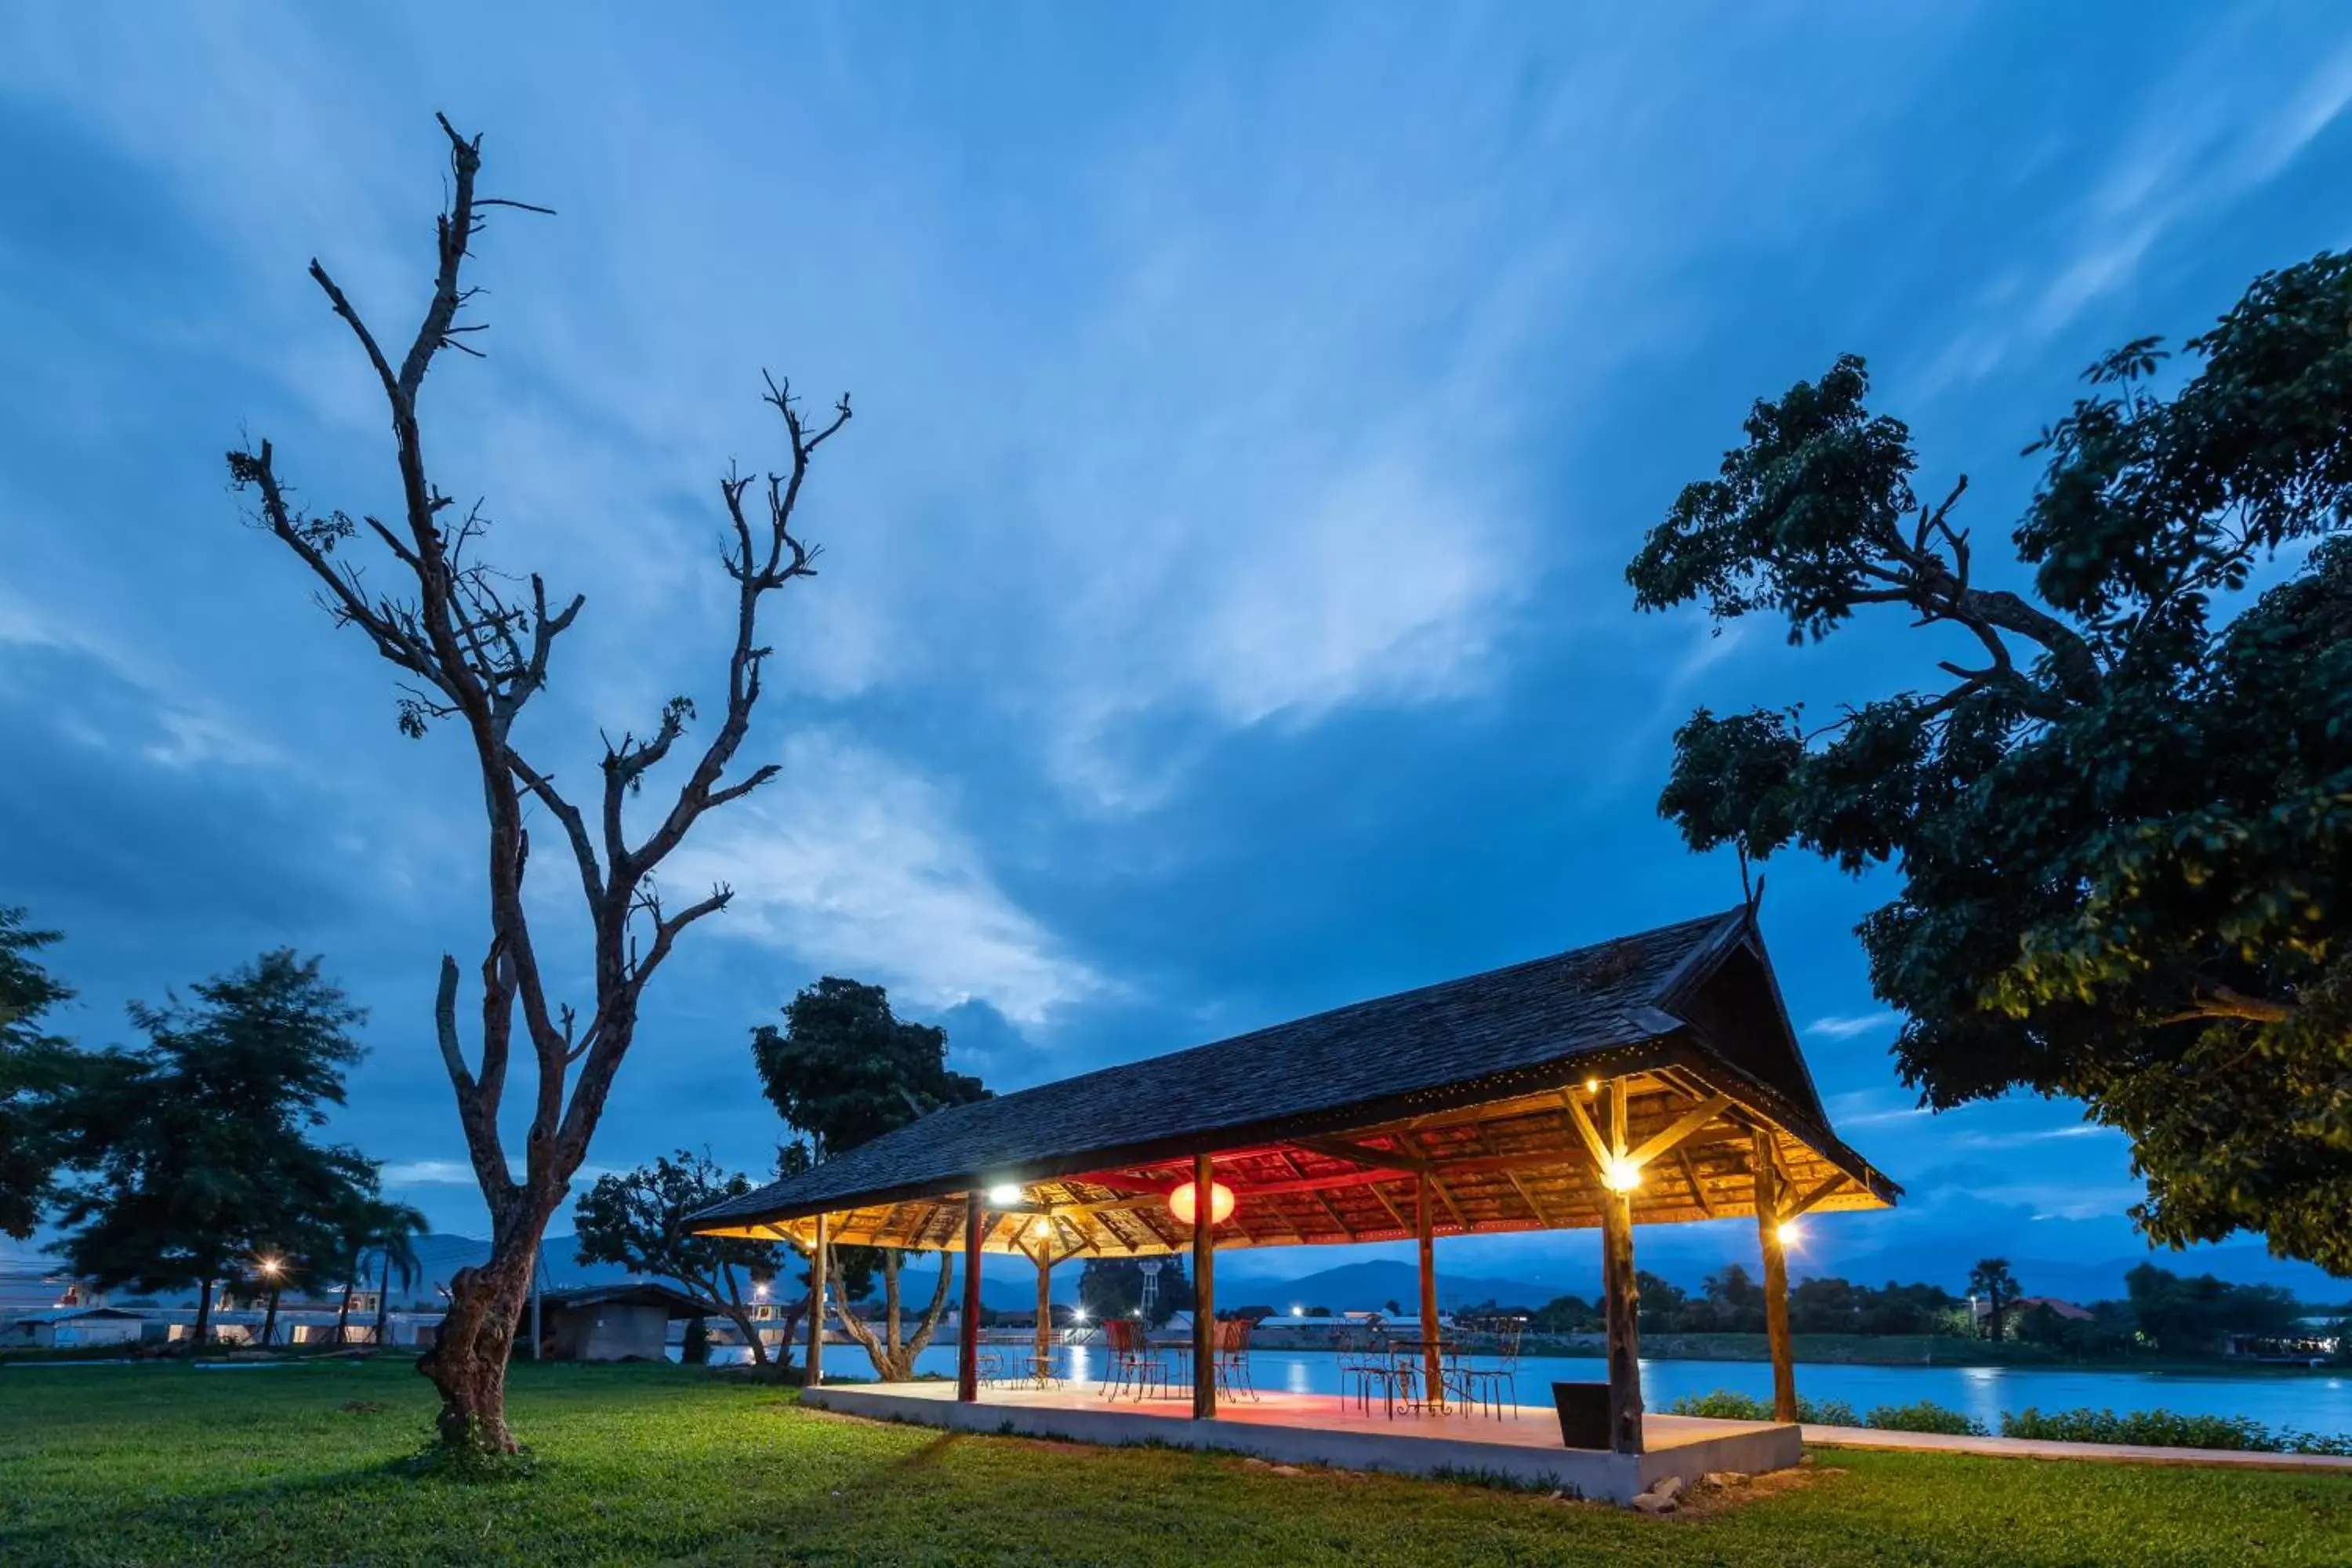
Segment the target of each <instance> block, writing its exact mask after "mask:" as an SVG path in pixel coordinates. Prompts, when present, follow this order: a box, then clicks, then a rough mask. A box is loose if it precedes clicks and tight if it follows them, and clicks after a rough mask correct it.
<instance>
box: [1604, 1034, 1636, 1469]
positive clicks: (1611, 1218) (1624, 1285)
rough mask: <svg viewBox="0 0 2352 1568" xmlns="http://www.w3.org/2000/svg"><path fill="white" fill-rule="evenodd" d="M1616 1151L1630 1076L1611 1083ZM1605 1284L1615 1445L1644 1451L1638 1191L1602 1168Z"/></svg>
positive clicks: (1620, 1148)
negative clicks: (1636, 1277)
mask: <svg viewBox="0 0 2352 1568" xmlns="http://www.w3.org/2000/svg"><path fill="white" fill-rule="evenodd" d="M1609 1090H1610V1092H1609V1142H1610V1147H1611V1152H1612V1153H1613V1154H1614V1155H1616V1156H1617V1157H1618V1158H1621V1159H1622V1157H1623V1155H1624V1152H1625V1080H1624V1079H1615V1080H1614V1081H1612V1083H1611V1084H1610V1086H1609ZM1601 1174H1602V1181H1601V1293H1602V1296H1603V1298H1604V1305H1605V1309H1606V1312H1607V1317H1608V1329H1609V1446H1610V1447H1612V1448H1613V1449H1615V1450H1616V1451H1617V1452H1618V1453H1621V1454H1638V1453H1640V1452H1641V1451H1642V1293H1641V1290H1640V1289H1639V1288H1638V1287H1637V1286H1635V1284H1634V1283H1633V1190H1632V1189H1631V1188H1628V1189H1627V1190H1625V1191H1623V1192H1616V1191H1613V1190H1612V1189H1611V1188H1610V1187H1609V1184H1608V1180H1607V1175H1608V1172H1607V1167H1606V1166H1605V1165H1604V1166H1603V1168H1602V1173H1601Z"/></svg>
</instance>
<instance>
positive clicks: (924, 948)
mask: <svg viewBox="0 0 2352 1568" xmlns="http://www.w3.org/2000/svg"><path fill="white" fill-rule="evenodd" d="M666 871H667V875H666V876H665V881H666V882H667V884H668V885H669V886H670V887H672V888H674V889H700V888H702V887H703V886H705V885H707V884H710V883H717V882H725V883H728V884H730V886H732V887H733V888H734V889H735V894H736V899H735V902H734V904H733V905H732V906H731V907H730V909H729V910H728V912H727V913H726V915H725V916H723V917H721V918H719V919H717V920H714V921H710V922H709V925H708V926H706V927H705V928H704V929H705V931H709V932H710V933H713V934H715V935H718V936H721V937H730V936H731V937H734V938H737V939H741V940H750V941H756V942H765V943H768V944H770V945H772V946H774V947H778V948H781V949H782V950H784V951H786V952H790V953H792V954H793V956H794V957H796V958H798V959H800V960H801V961H802V962H803V963H807V964H809V965H812V966H814V967H818V968H831V969H835V970H838V971H842V972H845V973H856V974H858V975H860V976H861V977H864V976H868V975H870V976H873V977H876V978H879V979H883V980H885V981H887V982H888V983H890V984H891V985H892V986H893V988H894V989H895V990H898V991H900V992H902V993H903V994H905V995H906V996H907V997H908V999H909V1000H911V1001H913V1002H915V1003H916V1004H918V1005H920V1006H923V1007H926V1008H940V1007H951V1006H954V1005H958V1004H959V1003H962V1002H966V1001H970V1000H972V999H974V998H977V999H979V1000H981V1001H983V1002H986V1003H988V1004H989V1005H991V1006H992V1007H994V1008H995V1009H996V1010H997V1011H998V1012H1000V1013H1002V1014H1003V1015H1004V1016H1005V1017H1007V1018H1009V1019H1011V1020H1013V1022H1014V1023H1016V1024H1024V1025H1035V1024H1041V1023H1044V1022H1046V1021H1047V1020H1048V1019H1049V1018H1051V1017H1052V1016H1054V1015H1055V1014H1056V1013H1057V1012H1059V1011H1060V1010H1062V1009H1064V1008H1066V1007H1068V1006H1069V1005H1072V1004H1074V1003H1076V1002H1079V1001H1082V1000H1087V999H1089V998H1093V997H1097V996H1101V995H1103V994H1107V993H1109V992H1111V991H1113V990H1114V987H1113V985H1112V984H1111V982H1110V981H1108V979H1106V978H1105V977H1104V976H1102V975H1101V974H1098V973H1096V971H1095V970H1094V969H1093V968H1092V967H1091V966H1089V965H1088V964H1087V963H1085V962H1083V961H1082V960H1080V959H1077V958H1076V957H1074V956H1072V955H1071V954H1070V953H1069V952H1067V951H1066V949H1065V947H1064V945H1063V943H1062V942H1060V941H1059V940H1057V939H1056V938H1055V936H1054V934H1053V933H1052V932H1051V931H1047V930H1046V929H1045V926H1044V925H1043V924H1042V923H1041V922H1039V921H1037V920H1036V919H1034V917H1032V916H1031V915H1030V914H1028V913H1027V912H1026V911H1024V910H1022V909H1021V908H1020V907H1019V906H1018V905H1016V904H1015V903H1014V902H1013V900H1012V899H1011V898H1010V897H1008V896H1007V895H1006V894H1005V892H1004V890H1003V889H1002V888H1001V887H999V886H998V885H997V883H996V881H995V880H994V879H993V878H992V876H991V875H990V873H989V871H988V869H987V866H986V863H985V860H984V858H983V857H982V852H981V847H980V845H979V843H978V841H977V840H976V839H975V838H974V837H972V836H971V833H970V831H969V830H968V829H967V828H966V827H965V826H964V825H963V824H962V823H961V822H960V821H959V820H958V818H957V814H956V812H955V809H954V806H953V803H952V801H951V799H950V796H949V795H947V793H946V792H944V791H942V790H941V789H940V788H939V787H938V786H937V785H935V784H930V783H928V782H927V781H925V780H923V779H922V778H920V777H918V776H917V775H915V774H913V773H908V772H907V771H905V770H904V769H903V768H901V767H899V766H898V765H897V764H895V763H892V762H891V761H890V760H889V759H887V758H886V757H884V756H882V755H881V754H879V753H878V752H874V751H872V750H870V749H868V748H866V747H865V746H862V745H860V744H858V743H857V742H854V741H851V740H848V739H846V738H845V737H843V736H840V735H835V734H827V733H822V732H814V733H806V734H803V735H800V736H797V737H795V738H794V739H793V741H792V742H791V743H790V744H789V745H788V746H787V747H786V749H785V752H784V756H783V773H782V777H781V778H779V779H778V780H777V781H776V782H775V783H774V784H771V785H769V786H768V787H767V788H766V789H765V790H762V791H761V792H760V793H758V794H755V795H751V797H750V798H748V799H747V800H745V801H743V802H740V803H739V804H738V805H733V806H731V807H730V808H729V809H728V811H727V813H726V814H725V815H724V816H719V817H713V818H710V819H709V821H708V822H707V823H706V825H705V829H704V831H703V832H702V834H701V836H700V837H698V838H696V839H694V840H692V841H690V842H689V844H688V846H687V847H686V848H684V849H682V850H681V851H680V852H679V853H678V855H677V858H675V859H674V860H673V861H672V862H671V864H670V866H669V867H668V868H666Z"/></svg>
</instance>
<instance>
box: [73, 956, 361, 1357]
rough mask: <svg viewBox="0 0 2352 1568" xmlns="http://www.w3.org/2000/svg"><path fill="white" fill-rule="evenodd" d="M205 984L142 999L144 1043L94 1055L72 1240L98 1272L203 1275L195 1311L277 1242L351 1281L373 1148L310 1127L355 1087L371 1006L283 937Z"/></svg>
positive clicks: (78, 1141) (101, 1278)
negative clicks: (359, 1028) (282, 944)
mask: <svg viewBox="0 0 2352 1568" xmlns="http://www.w3.org/2000/svg"><path fill="white" fill-rule="evenodd" d="M194 996H195V999H194V1001H193V1002H188V1003H184V1002H182V1001H180V1000H179V999H178V998H177V997H173V999H172V1000H171V1001H170V1002H169V1003H168V1004H167V1005H164V1006H162V1007H150V1006H147V1005H143V1004H133V1005H132V1007H131V1017H132V1020H133V1021H134V1022H135V1023H136V1024H137V1025H138V1026H140V1027H141V1028H142V1030H143V1031H145V1033H146V1035H147V1037H148V1043H147V1044H146V1045H145V1046H143V1047H140V1048H138V1049H136V1050H121V1049H116V1050H110V1051H106V1052H102V1053H97V1054H94V1055H92V1056H91V1057H89V1058H88V1063H87V1066H86V1068H85V1070H84V1071H83V1072H82V1073H81V1074H80V1075H79V1082H78V1083H77V1084H76V1086H75V1087H74V1089H73V1091H72V1093H71V1094H70V1095H69V1096H68V1099H67V1100H66V1102H65V1103H64V1105H63V1106H62V1108H61V1110H60V1120H61V1122H62V1124H63V1125H64V1126H65V1128H66V1129H67V1130H68V1132H69V1134H70V1139H69V1142H68V1146H67V1151H66V1154H67V1158H68V1162H69V1163H71V1164H72V1165H73V1166H74V1167H75V1168H76V1169H77V1171H78V1172H79V1180H77V1181H75V1182H74V1183H73V1184H70V1185H69V1186H68V1187H67V1189H66V1190H65V1192H64V1194H62V1198H61V1201H60V1205H59V1217H60V1222H61V1224H62V1226H64V1228H65V1230H66V1233H67V1234H66V1237H65V1240H64V1242H63V1243H62V1246H61V1250H63V1251H64V1253H65V1255H66V1257H67V1258H68V1260H69V1261H70V1263H71V1265H72V1268H73V1269H74V1271H75V1272H76V1273H77V1274H80V1275H83V1276H85V1277H87V1278H89V1279H93V1280H95V1281H97V1282H98V1283H99V1284H100V1285H106V1286H114V1285H123V1284H129V1285H133V1286H136V1287H137V1288H138V1289H142V1290H163V1289H182V1288H184V1287H186V1286H190V1285H196V1286H200V1287H207V1289H205V1301H204V1302H203V1303H202V1304H201V1305H200V1312H201V1310H202V1308H203V1307H204V1306H208V1305H209V1297H210V1290H209V1289H208V1287H209V1286H210V1285H211V1284H212V1283H214V1282H215V1281H223V1280H226V1279H233V1278H236V1277H239V1276H240V1275H241V1274H242V1272H243V1271H244V1270H245V1269H246V1268H247V1266H248V1265H249V1264H251V1263H252V1262H254V1261H255V1260H257V1259H259V1258H265V1257H266V1258H276V1259H278V1260H279V1261H280V1263H281V1264H282V1266H283V1267H284V1268H287V1269H288V1270H289V1273H291V1274H293V1275H294V1276H295V1277H296V1278H300V1277H302V1276H304V1275H309V1276H313V1277H316V1278H317V1282H319V1283H321V1284H327V1283H341V1281H342V1279H346V1278H348V1275H349V1270H350V1268H352V1267H354V1266H355V1263H356V1255H357V1250H358V1243H357V1240H356V1237H358V1236H359V1235H360V1234H361V1233H362V1232H364V1231H366V1230H368V1229H370V1228H373V1227H374V1226H377V1225H378V1224H379V1223H380V1222H382V1220H383V1217H384V1216H383V1212H381V1211H382V1210H383V1205H382V1204H381V1202H380V1199H379V1196H378V1193H377V1181H376V1170H375V1166H374V1165H373V1163H371V1162H370V1161H368V1160H367V1159H366V1158H364V1157H363V1156H362V1155H361V1154H360V1152H358V1151H357V1150H355V1149H351V1148H348V1147H344V1146H341V1145H329V1144H321V1143H319V1142H314V1141H313V1140H312V1139H311V1137H310V1133H311V1132H312V1131H314V1130H315V1129H316V1128H318V1127H319V1126H320V1124H321V1123H323V1122H324V1121H325V1120H326V1116H325V1112H324V1110H322V1109H321V1108H322V1107H323V1106H326V1105H340V1104H341V1103H342V1102H343V1078H342V1075H343V1070H344V1069H345V1068H348V1067H350V1066H351V1065H352V1063H353V1062H356V1061H357V1060H358V1059H359V1058H360V1056H361V1047H360V1045H359V1042H358V1041H357V1040H355V1039H354V1038H352V1035H351V1033H350V1031H351V1029H352V1027H353V1026H355V1025H357V1024H358V1023H359V1022H360V1020H361V1019H362V1016H364V1015H362V1013H361V1011H360V1010H359V1009H358V1008H356V1007H353V1006H352V1005H350V1004H349V1003H348V1002H347V1001H346V1000H345V999H344V996H343V994H342V992H341V990H340V989H338V988H337V987H336V986H335V985H334V984H332V983H331V982H330V981H328V980H326V979H325V978H323V977H322V975H321V974H320V961H319V960H318V959H316V958H311V959H307V960H306V959H298V958H296V957H295V955H294V954H293V953H292V952H289V951H282V950H281V951H279V952H269V953H265V954H263V955H262V956H261V957H260V959H258V960H257V962H255V963H250V964H247V965H246V966H244V967H243V968H240V969H238V970H236V971H235V972H234V973H229V974H227V975H224V976H219V977H216V978H215V979H212V980H208V981H205V982H204V983H203V984H199V985H197V986H196V987H194ZM203 1327H204V1319H203V1318H202V1317H201V1316H200V1318H199V1321H198V1338H199V1339H201V1338H202V1331H203Z"/></svg>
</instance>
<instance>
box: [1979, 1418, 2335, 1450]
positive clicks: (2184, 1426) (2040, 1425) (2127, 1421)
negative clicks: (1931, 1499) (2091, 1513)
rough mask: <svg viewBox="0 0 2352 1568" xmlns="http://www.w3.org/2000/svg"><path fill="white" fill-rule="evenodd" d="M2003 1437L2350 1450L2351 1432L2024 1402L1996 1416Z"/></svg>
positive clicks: (2168, 1445)
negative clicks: (2051, 1407) (2013, 1410)
mask: <svg viewBox="0 0 2352 1568" xmlns="http://www.w3.org/2000/svg"><path fill="white" fill-rule="evenodd" d="M2000 1435H2001V1436H2004V1437H2040V1438H2044V1439H2049V1440H2053V1441H2056V1442H2061V1443H2121V1444H2126V1445H2130V1446H2132V1447H2145V1448H2231V1449H2237V1450H2240V1451H2242V1452H2251V1453H2264V1454H2336V1455H2352V1433H2336V1434H2334V1435H2330V1434H2326V1433H2321V1432H2299V1431H2296V1430H2295V1429H2294V1428H2293V1427H2283V1428H2280V1429H2278V1430H2276V1431H2273V1429H2272V1428H2270V1427H2268V1426H2263V1424H2262V1423H2261V1422H2259V1421H2251V1420H2248V1419H2247V1418H2246V1417H2244V1416H2242V1415H2179V1414H2177V1413H2175V1412H2173V1411H2170V1410H2127V1411H2126V1412H2124V1413H2123V1414H2122V1415H2117V1414H2116V1412H2114V1411H2112V1410H2092V1409H2088V1408H2085V1409H2081V1410H2052V1411H2046V1412H2045V1411H2042V1410H2037V1409H2033V1408H2032V1407H2028V1408H2026V1409H2024V1410H2021V1411H2018V1412H2017V1413H2016V1414H2015V1415H2007V1414H2004V1415H2002V1416H2001V1418H2000Z"/></svg>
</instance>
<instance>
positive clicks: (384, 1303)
mask: <svg viewBox="0 0 2352 1568" xmlns="http://www.w3.org/2000/svg"><path fill="white" fill-rule="evenodd" d="M391 1317H392V1249H391V1248H390V1247H385V1248H384V1252H383V1272H382V1273H381V1274H380V1275H378V1276H377V1278H376V1282H375V1345H376V1349H378V1350H382V1349H383V1331H384V1325H385V1324H386V1323H387V1322H389V1321H391Z"/></svg>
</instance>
